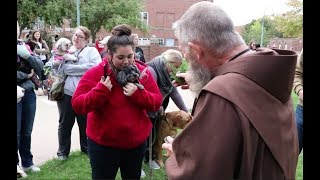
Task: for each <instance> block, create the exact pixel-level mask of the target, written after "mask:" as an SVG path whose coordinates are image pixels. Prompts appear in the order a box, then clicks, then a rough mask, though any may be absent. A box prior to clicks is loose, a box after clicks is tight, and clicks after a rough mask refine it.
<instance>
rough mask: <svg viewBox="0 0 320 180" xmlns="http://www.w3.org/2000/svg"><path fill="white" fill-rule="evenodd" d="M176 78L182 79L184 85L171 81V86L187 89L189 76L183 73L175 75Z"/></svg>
mask: <svg viewBox="0 0 320 180" xmlns="http://www.w3.org/2000/svg"><path fill="white" fill-rule="evenodd" d="M176 77H178V78H182V79H184V82H185V83H184V84H179V83H178V82H177V81H176V80H173V81H172V84H173V85H174V86H176V87H177V86H181V89H189V84H188V82H189V81H190V78H191V77H190V74H189V73H188V72H185V73H177V74H176Z"/></svg>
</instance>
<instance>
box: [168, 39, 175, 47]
mask: <svg viewBox="0 0 320 180" xmlns="http://www.w3.org/2000/svg"><path fill="white" fill-rule="evenodd" d="M166 46H174V39H166Z"/></svg>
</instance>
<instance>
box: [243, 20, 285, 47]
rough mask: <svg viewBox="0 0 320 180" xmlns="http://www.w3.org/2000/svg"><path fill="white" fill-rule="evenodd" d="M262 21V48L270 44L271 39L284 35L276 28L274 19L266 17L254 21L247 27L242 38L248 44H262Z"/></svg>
mask: <svg viewBox="0 0 320 180" xmlns="http://www.w3.org/2000/svg"><path fill="white" fill-rule="evenodd" d="M262 20H263V44H261V46H264V45H266V44H268V43H269V40H270V39H271V38H274V37H282V33H281V32H279V31H278V30H277V29H276V28H275V25H274V21H273V20H272V17H270V16H265V17H263V19H262V18H260V19H258V20H252V21H251V23H249V24H247V25H245V27H244V32H243V33H242V37H243V39H244V40H245V42H246V43H247V44H248V43H249V42H250V41H255V42H256V43H260V42H261V37H262V35H261V28H262Z"/></svg>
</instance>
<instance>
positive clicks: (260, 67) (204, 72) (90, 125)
mask: <svg viewBox="0 0 320 180" xmlns="http://www.w3.org/2000/svg"><path fill="white" fill-rule="evenodd" d="M17 25H18V29H17V85H18V86H19V87H21V88H20V89H19V90H20V91H21V92H23V93H22V95H19V97H18V101H17V177H27V172H28V171H32V172H39V171H41V170H40V168H39V167H38V166H36V165H35V164H34V163H33V154H32V153H31V134H32V129H33V124H34V119H35V114H36V98H37V96H36V94H35V90H36V89H37V88H40V86H41V85H40V86H39V83H40V84H41V82H42V81H44V80H46V78H45V73H44V68H43V67H44V66H45V65H47V66H49V65H50V66H51V65H52V61H54V60H55V51H53V53H52V54H51V53H50V52H51V51H50V49H49V48H48V45H47V43H46V42H45V41H44V40H43V38H42V37H41V33H40V31H34V32H32V33H31V34H30V37H29V39H28V40H27V41H23V40H21V39H19V32H20V30H19V24H18V22H17ZM173 29H174V32H175V35H176V38H177V39H178V41H179V50H175V49H168V50H166V51H164V52H163V53H162V54H160V55H159V56H157V57H155V58H153V59H146V58H145V57H144V53H143V50H142V49H141V48H140V47H138V34H135V33H132V29H131V28H130V26H128V25H126V24H120V25H117V26H115V27H114V28H113V29H112V31H111V34H110V35H109V36H106V37H104V38H101V37H100V38H98V39H97V40H96V42H95V47H89V46H87V43H88V41H89V39H90V36H91V35H90V31H89V29H88V28H87V27H84V26H79V27H77V28H76V30H75V32H74V34H73V37H72V39H71V41H72V44H71V45H70V46H69V45H67V47H66V50H68V52H69V53H71V54H72V55H73V56H74V57H75V60H73V61H66V60H65V59H63V58H65V57H64V56H61V58H62V61H61V64H59V68H61V70H62V72H63V74H64V75H65V79H64V81H65V82H64V87H63V97H62V98H61V99H59V100H57V108H58V112H59V119H58V120H57V121H58V122H59V127H58V141H59V146H58V147H57V158H58V159H59V160H61V161H67V160H68V157H69V154H70V146H71V131H72V128H73V125H74V123H75V121H77V124H78V127H79V134H80V150H81V151H82V152H83V153H85V154H87V155H88V158H89V162H90V166H91V173H92V179H115V177H116V175H117V172H118V170H119V169H120V172H121V177H122V178H123V179H140V178H141V177H143V176H145V173H144V171H143V169H142V165H143V162H144V161H145V162H148V161H149V162H151V164H149V165H150V168H152V169H160V166H159V164H157V162H156V161H154V153H153V152H152V153H151V156H150V154H148V151H147V149H148V148H152V144H150V143H149V138H151V137H157V134H156V133H157V130H156V129H157V124H158V121H161V118H159V117H160V114H162V113H163V112H165V111H166V109H167V106H168V102H169V99H170V98H171V99H172V101H173V102H174V103H175V104H176V106H177V107H178V108H179V109H180V110H183V111H185V112H188V113H190V115H191V116H192V117H193V119H192V121H191V122H190V123H189V124H188V126H187V127H186V128H185V129H184V130H183V131H181V133H180V134H179V135H178V136H177V137H176V138H174V139H173V138H167V141H165V142H164V143H163V145H162V148H163V149H164V150H166V151H167V153H168V155H169V158H168V159H167V160H166V163H165V170H166V174H167V177H168V179H181V180H188V179H190V180H191V179H243V180H244V179H246V180H247V179H295V172H296V167H297V162H298V156H299V153H300V152H301V151H302V148H303V52H302V51H301V53H300V54H299V56H298V54H297V53H296V52H294V51H291V50H278V49H270V48H263V47H260V46H259V45H258V44H256V43H254V42H252V43H250V45H247V44H246V43H245V42H244V40H243V38H242V37H241V36H240V35H239V34H238V33H237V32H236V31H235V29H234V24H233V21H232V20H231V18H230V17H229V15H228V14H227V13H226V12H225V11H224V10H223V9H221V8H220V7H219V6H217V5H215V3H213V2H209V1H202V2H198V3H195V4H194V5H192V6H191V7H190V8H189V9H188V10H187V11H186V12H185V13H184V14H183V15H182V16H181V18H180V19H179V20H178V21H176V22H175V23H174V26H173ZM71 49H73V50H72V51H71ZM183 59H186V60H187V61H188V63H189V66H190V67H189V70H188V71H187V72H185V73H179V74H176V76H177V77H180V78H183V79H184V81H182V82H177V81H175V80H173V79H172V78H171V77H170V73H172V72H173V71H174V69H178V68H179V67H180V66H181V65H182V60H183ZM52 67H53V65H52ZM130 68H131V71H130V73H131V74H128V69H130ZM132 69H134V73H135V74H134V73H132V71H133V70H132ZM179 86H180V88H181V89H189V90H190V91H191V92H193V94H194V95H195V101H194V105H193V108H192V109H191V112H189V110H188V109H187V107H186V105H185V103H184V101H183V99H182V97H181V95H180V94H179V91H178V90H177V87H179ZM21 89H23V91H22V90H21ZM17 90H18V89H17ZM292 90H293V91H294V92H295V93H296V94H297V95H298V96H299V104H298V105H297V107H296V111H294V109H293V108H292V99H291V91H292ZM47 93H48V92H47ZM20 94H21V93H20ZM253 95H254V96H253ZM266 112H268V113H266ZM294 117H296V119H295V118H294ZM149 158H151V159H149ZM20 161H21V163H20Z"/></svg>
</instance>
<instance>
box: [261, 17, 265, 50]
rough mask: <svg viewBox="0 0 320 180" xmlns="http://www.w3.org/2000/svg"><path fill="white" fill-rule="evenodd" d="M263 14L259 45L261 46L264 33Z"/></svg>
mask: <svg viewBox="0 0 320 180" xmlns="http://www.w3.org/2000/svg"><path fill="white" fill-rule="evenodd" d="M263 29H264V15H263V17H262V22H261V41H260V46H261V47H263V33H264V30H263Z"/></svg>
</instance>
